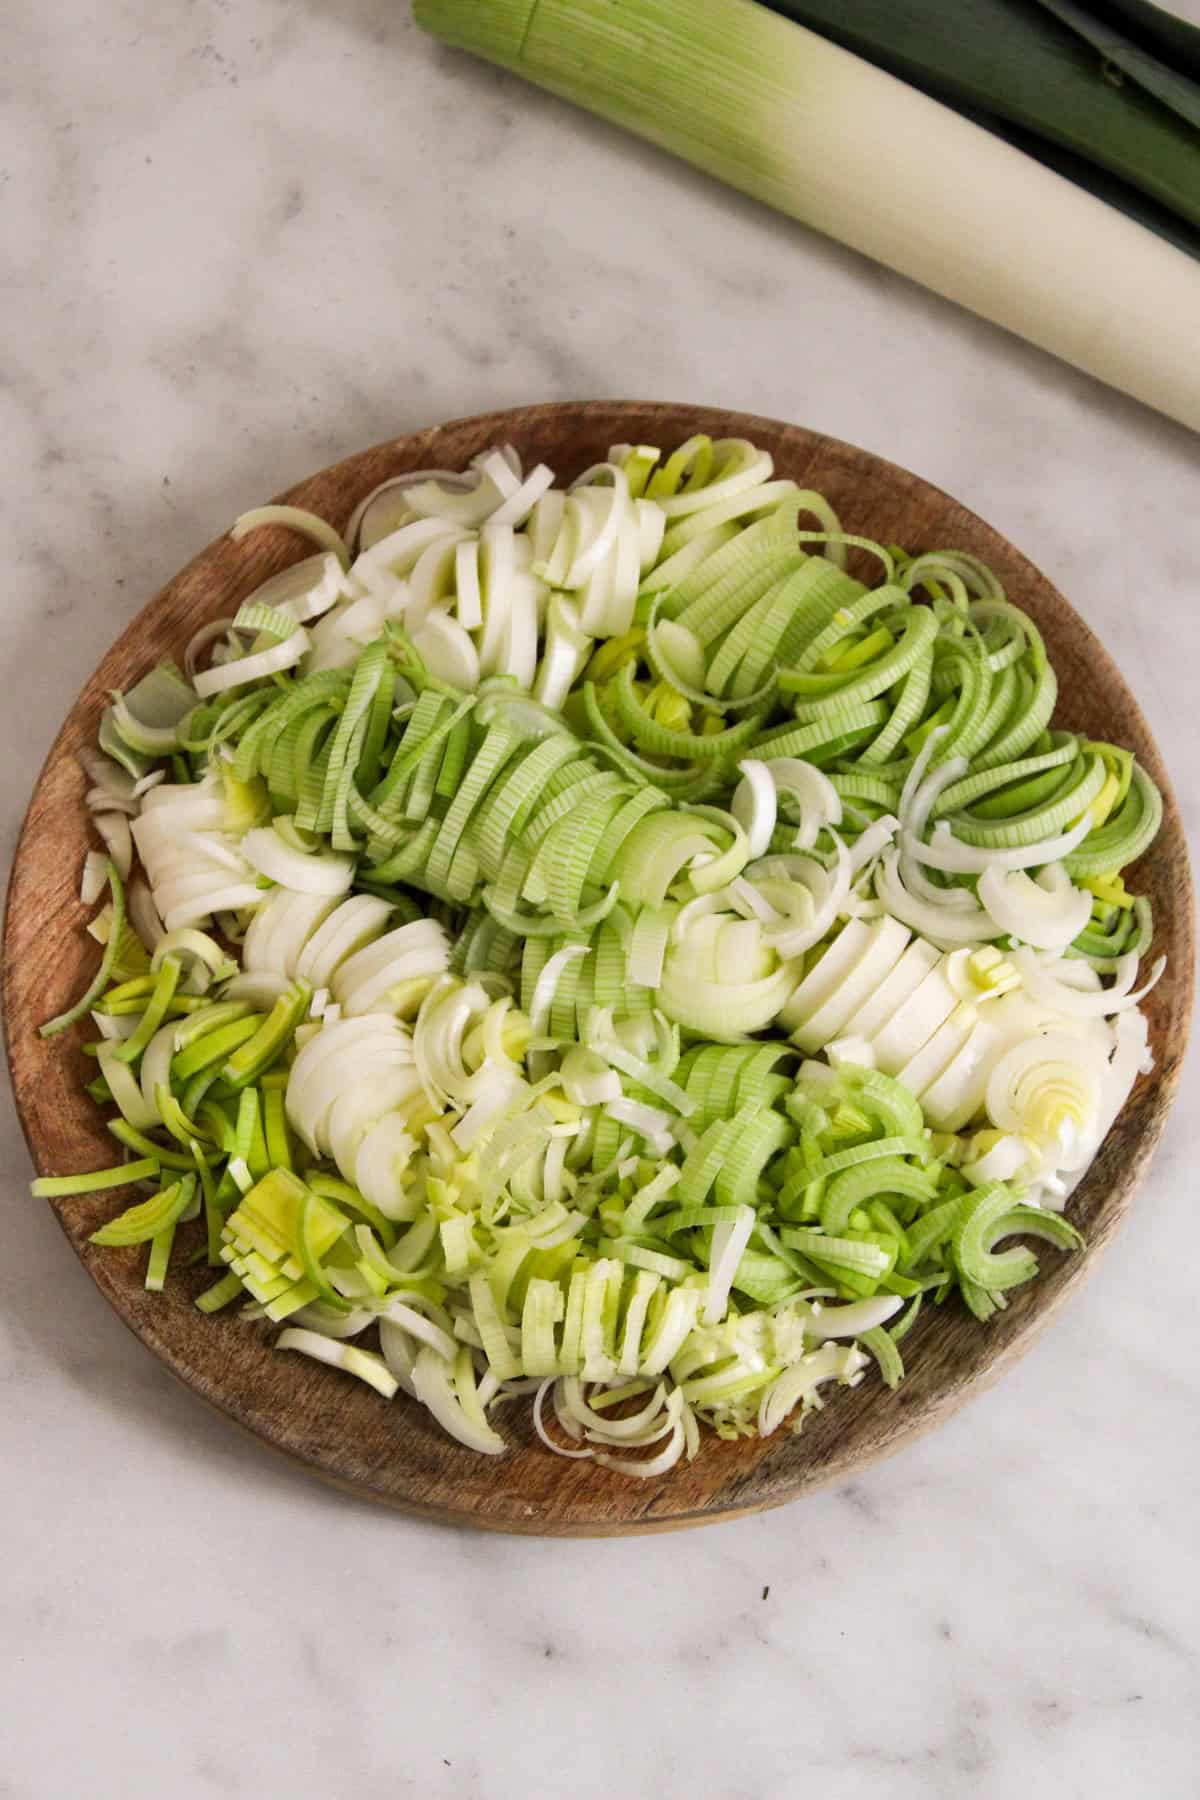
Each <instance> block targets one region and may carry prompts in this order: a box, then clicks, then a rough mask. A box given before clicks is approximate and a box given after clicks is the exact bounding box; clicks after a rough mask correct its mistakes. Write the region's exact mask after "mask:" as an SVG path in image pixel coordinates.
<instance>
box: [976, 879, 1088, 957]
mask: <svg viewBox="0 0 1200 1800" xmlns="http://www.w3.org/2000/svg"><path fill="white" fill-rule="evenodd" d="M979 898H980V900H981V901H982V902H983V904H984V906H985V907H986V908H987V910H988V912H989V913H990V914H991V915H992V918H993V919H994V920H995V921H996V925H997V927H998V929H999V930H1000V931H1001V932H1007V933H1008V934H1009V936H1010V937H1014V938H1017V939H1019V940H1020V942H1021V943H1023V944H1032V946H1033V948H1034V949H1035V950H1065V949H1066V948H1067V945H1068V944H1071V943H1074V941H1075V939H1076V938H1077V937H1078V936H1079V934H1080V932H1081V931H1083V930H1084V929H1085V928H1086V926H1087V923H1088V920H1089V919H1090V917H1091V913H1092V900H1093V896H1092V895H1091V894H1090V893H1089V892H1088V891H1087V890H1086V888H1077V887H1076V886H1075V884H1074V883H1073V882H1072V880H1071V877H1070V876H1069V875H1068V874H1067V871H1066V870H1065V869H1064V868H1063V866H1062V864H1061V863H1048V864H1047V866H1046V867H1045V868H1044V869H1040V870H1039V871H1038V873H1037V874H1036V875H1033V876H1030V875H1027V874H1026V873H1025V872H1024V870H1022V869H1009V870H1002V869H997V868H994V867H993V868H989V869H985V870H984V872H983V874H982V875H981V876H980V877H979Z"/></svg>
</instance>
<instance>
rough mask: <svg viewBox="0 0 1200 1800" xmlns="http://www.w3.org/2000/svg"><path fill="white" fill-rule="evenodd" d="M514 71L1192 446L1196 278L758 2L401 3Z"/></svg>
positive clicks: (1171, 255)
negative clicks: (1165, 422) (1161, 422)
mask: <svg viewBox="0 0 1200 1800" xmlns="http://www.w3.org/2000/svg"><path fill="white" fill-rule="evenodd" d="M414 10H415V14H416V18H417V20H418V22H419V23H420V24H422V25H423V26H425V27H426V28H427V29H428V30H429V31H431V32H433V33H435V34H436V35H437V36H439V37H440V38H442V39H443V40H444V41H445V42H447V43H450V44H453V45H457V46H459V47H461V48H464V49H467V50H472V51H474V52H476V53H477V54H479V55H481V56H485V57H488V58H489V59H490V60H491V61H493V62H496V63H499V64H501V65H503V66H505V67H507V68H510V69H514V70H516V71H518V72H519V73H520V74H522V75H524V76H526V77H527V78H528V79H529V80H531V81H534V82H537V83H538V84H539V85H540V86H541V87H544V88H547V89H549V90H550V91H551V92H552V93H555V94H558V95H561V96H562V97H563V98H565V99H569V100H573V101H575V102H576V103H577V104H579V105H581V106H584V107H587V108H588V109H589V110H590V111H592V112H595V113H599V114H601V115H602V116H603V117H605V118H608V119H611V120H613V121H615V122H616V123H617V124H620V125H624V126H626V127H627V128H628V129H629V130H631V131H634V132H636V133H638V135H639V136H641V137H644V138H647V139H649V140H650V141H651V142H653V143H655V144H658V145H661V146H662V147H663V148H665V149H668V150H670V151H672V152H674V154H676V155H677V156H681V157H683V158H685V159H686V160H687V161H688V162H691V163H694V164H695V165H696V166H697V167H698V168H701V169H704V170H707V171H708V172H709V173H710V174H712V175H716V176H718V177H720V178H721V179H722V180H723V181H727V182H729V183H730V184H731V185H732V186H734V187H736V188H739V189H741V190H742V191H743V192H744V193H747V194H750V195H752V196H754V197H755V198H756V199H759V200H762V201H765V202H766V203H767V204H768V205H770V206H773V207H776V208H777V209H778V210H779V211H781V212H784V213H787V214H789V215H790V216H791V217H792V218H795V219H798V220H800V221H801V222H802V223H804V224H806V225H809V226H811V227H813V228H814V229H815V230H818V231H822V232H825V233H826V234H827V235H829V236H830V237H833V238H836V239H838V240H839V241H840V242H842V243H844V244H848V245H850V246H851V247H852V248H853V249H856V250H859V251H861V252H862V253H863V254H864V255H866V256H869V257H872V258H873V259H874V260H876V261H878V262H881V263H884V264H886V265H887V266H888V267H889V268H892V269H895V270H898V271H899V272H900V273H901V274H903V275H907V276H909V277H910V278H911V279H912V280H914V281H918V282H920V283H921V284H922V285H923V286H925V287H928V288H931V289H932V290H933V291H934V292H936V293H939V294H941V295H943V296H944V297H945V298H947V299H949V300H953V301H955V302H957V303H958V304H959V305H961V306H965V307H968V308H969V309H970V310H971V311H972V312H975V313H978V314H979V315H980V316H981V317H983V318H985V319H989V320H991V321H992V322H993V323H994V324H997V325H1000V326H1003V327H1004V328H1005V329H1007V330H1009V331H1012V332H1015V333H1017V334H1018V335H1019V336H1021V337H1024V338H1026V339H1027V340H1028V341H1029V342H1030V343H1033V344H1036V345H1038V346H1039V347H1040V348H1042V349H1044V350H1048V351H1050V352H1051V353H1052V354H1053V355H1055V356H1060V357H1062V358H1063V359H1064V360H1065V361H1066V362H1069V363H1072V364H1074V366H1075V367H1076V368H1079V369H1083V370H1085V371H1087V373H1089V374H1091V375H1094V376H1096V377H1097V378H1098V379H1100V380H1101V381H1106V382H1108V383H1109V384H1110V385H1112V386H1113V387H1116V388H1119V389H1121V390H1122V391H1123V392H1125V393H1128V394H1131V395H1133V396H1134V397H1135V398H1136V399H1138V400H1142V401H1144V402H1145V403H1146V404H1147V405H1149V406H1152V407H1155V408H1156V409H1157V410H1158V411H1160V412H1163V413H1166V414H1167V415H1168V416H1169V417H1171V418H1175V419H1178V420H1180V421H1181V422H1182V423H1183V424H1185V425H1189V426H1191V427H1192V429H1194V430H1197V429H1200V355H1198V354H1197V350H1198V349H1200V266H1198V265H1197V264H1196V263H1195V262H1194V261H1193V260H1192V259H1191V258H1190V257H1188V256H1187V255H1186V254H1185V253H1184V252H1183V251H1181V250H1178V249H1176V248H1175V247H1174V246H1172V245H1170V244H1168V243H1165V242H1163V241H1162V240H1161V239H1159V238H1156V237H1155V236H1154V235H1153V233H1151V232H1150V231H1148V230H1146V229H1145V228H1144V227H1143V226H1141V225H1138V224H1136V223H1135V222H1134V221H1133V220H1131V219H1128V218H1126V217H1125V216H1124V215H1123V214H1121V213H1118V212H1116V211H1115V210H1114V209H1112V208H1111V207H1108V206H1106V205H1105V204H1104V203H1103V202H1102V201H1100V200H1097V199H1096V198H1095V197H1094V196H1093V195H1091V194H1088V193H1085V192H1083V191H1082V190H1081V189H1079V188H1076V187H1075V186H1073V185H1072V183H1071V182H1069V181H1067V180H1066V179H1064V178H1063V177H1062V176H1059V175H1056V174H1054V173H1053V172H1052V171H1050V170H1048V169H1045V168H1043V167H1042V166H1041V165H1040V164H1039V163H1037V162H1035V161H1034V160H1033V159H1032V158H1031V157H1028V156H1026V155H1024V153H1023V152H1021V151H1019V150H1015V149H1013V148H1012V147H1011V146H1010V145H1008V144H1005V143H1003V142H1001V140H1000V139H999V138H995V137H993V136H992V135H991V134H990V133H989V132H987V131H985V130H983V129H982V128H981V127H979V126H976V125H972V124H970V123H969V122H968V121H967V120H965V119H962V118H960V117H959V116H958V114H956V113H954V112H952V111H951V110H950V109H949V108H947V107H945V106H942V105H940V104H939V103H938V102H937V101H935V100H930V99H928V98H927V97H926V96H925V95H923V94H921V93H918V92H917V90H916V89H915V88H910V87H908V86H907V85H906V84H905V83H904V82H901V81H897V80H896V79H895V78H894V77H892V76H890V75H886V74H884V73H883V72H882V71H880V70H878V69H876V68H874V67H872V66H871V65H870V64H869V63H866V62H864V61H862V60H861V59H860V58H858V57H856V56H853V55H851V54H850V53H849V52H848V51H845V50H841V49H839V48H838V47H837V46H835V45H833V44H830V43H828V42H827V41H826V40H825V39H824V38H821V37H819V36H817V35H816V34H815V33H813V32H810V31H808V30H806V29H805V28H804V27H802V26H799V25H795V24H793V23H792V22H791V21H789V20H787V19H783V18H780V17H778V16H777V15H776V14H774V13H771V12H769V11H768V10H767V9H766V8H765V7H763V6H760V5H758V4H757V3H756V0H620V3H617V0H415V7H414Z"/></svg>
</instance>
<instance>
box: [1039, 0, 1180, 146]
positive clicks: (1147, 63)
mask: <svg viewBox="0 0 1200 1800" xmlns="http://www.w3.org/2000/svg"><path fill="white" fill-rule="evenodd" d="M1038 4H1039V6H1043V7H1045V9H1046V11H1047V12H1051V13H1053V14H1054V16H1055V18H1056V19H1061V20H1062V22H1063V24H1064V25H1066V26H1069V27H1070V29H1071V30H1072V31H1073V32H1074V33H1075V35H1076V37H1078V38H1082V39H1083V41H1084V43H1085V44H1090V45H1091V47H1092V49H1093V50H1096V51H1098V52H1099V53H1100V55H1101V56H1102V57H1103V59H1104V62H1105V64H1107V68H1106V70H1105V74H1106V76H1107V79H1108V80H1109V81H1110V82H1113V83H1115V84H1116V85H1117V86H1119V85H1120V84H1121V82H1122V81H1124V80H1125V79H1128V80H1130V81H1133V82H1136V83H1137V85H1138V87H1140V88H1141V89H1142V90H1143V91H1144V92H1145V93H1147V94H1153V96H1154V98H1155V99H1156V100H1160V101H1161V102H1162V104H1163V105H1164V106H1167V107H1169V108H1170V109H1171V111H1172V112H1175V113H1178V114H1179V117H1180V118H1181V119H1186V121H1187V123H1188V124H1189V125H1195V126H1196V127H1197V128H1200V83H1197V82H1195V81H1191V80H1189V78H1188V77H1187V76H1186V75H1183V74H1180V73H1179V72H1178V70H1176V69H1173V68H1171V67H1170V65H1169V64H1167V63H1165V62H1162V61H1161V60H1160V58H1158V57H1157V56H1152V55H1151V54H1150V52H1149V51H1148V50H1143V49H1142V47H1141V46H1140V45H1139V44H1136V43H1134V42H1133V40H1132V39H1131V38H1130V37H1129V36H1128V35H1127V33H1125V32H1123V31H1118V30H1116V29H1115V28H1114V27H1113V26H1112V25H1109V24H1107V23H1106V22H1105V20H1104V19H1103V18H1101V17H1098V16H1096V14H1094V13H1093V12H1092V11H1091V10H1090V9H1089V8H1088V7H1086V6H1080V5H1079V4H1078V0H1038Z"/></svg>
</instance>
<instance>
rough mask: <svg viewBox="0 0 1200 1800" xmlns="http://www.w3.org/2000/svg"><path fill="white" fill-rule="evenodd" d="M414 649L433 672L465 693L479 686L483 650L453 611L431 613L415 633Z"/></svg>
mask: <svg viewBox="0 0 1200 1800" xmlns="http://www.w3.org/2000/svg"><path fill="white" fill-rule="evenodd" d="M412 644H413V649H414V650H415V651H416V653H417V655H418V656H419V657H420V658H421V661H422V662H423V663H424V664H425V667H426V668H427V669H428V670H429V671H430V673H431V674H433V675H436V676H437V677H438V678H439V680H441V681H448V682H450V683H451V685H452V686H454V687H457V688H462V690H463V691H464V693H469V692H472V691H473V690H474V689H475V688H477V687H478V686H479V652H478V651H477V650H476V648H475V645H474V644H473V643H472V641H471V638H470V635H469V634H468V633H467V632H466V631H465V630H464V629H463V626H462V625H461V624H460V623H459V621H458V620H457V619H452V618H451V617H450V615H449V613H444V612H431V613H430V614H429V615H428V617H427V618H426V619H425V620H424V621H423V623H422V624H420V625H419V626H417V628H416V629H415V630H414V631H413V633H412Z"/></svg>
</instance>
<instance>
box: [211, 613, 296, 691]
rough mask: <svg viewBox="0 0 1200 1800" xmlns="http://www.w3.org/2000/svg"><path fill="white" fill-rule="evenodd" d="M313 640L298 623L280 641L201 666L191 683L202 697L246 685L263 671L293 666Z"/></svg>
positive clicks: (266, 673)
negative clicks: (289, 634) (206, 666)
mask: <svg viewBox="0 0 1200 1800" xmlns="http://www.w3.org/2000/svg"><path fill="white" fill-rule="evenodd" d="M310 643H311V639H310V638H309V635H308V632H307V631H306V630H305V629H304V627H303V625H299V626H297V628H296V630H295V631H294V632H293V633H292V635H291V636H290V637H287V638H284V640H283V642H282V643H281V644H272V645H271V646H270V648H269V649H267V650H258V651H256V652H255V653H254V654H253V655H251V656H240V657H238V658H237V659H236V660H235V661H233V662H227V663H220V664H218V665H217V666H216V667H215V668H212V669H202V670H201V671H200V672H199V674H197V675H194V676H193V677H192V686H193V687H194V688H195V690H196V692H197V694H199V696H200V698H201V699H202V700H207V699H208V698H209V696H210V695H212V694H225V693H228V692H229V690H230V689H231V688H236V687H245V685H246V683H247V682H250V681H261V680H262V678H263V676H264V675H278V674H280V673H281V672H282V671H283V670H284V669H294V668H295V666H296V664H297V663H298V662H301V661H302V660H303V658H304V656H305V655H306V654H307V652H308V648H309V644H310Z"/></svg>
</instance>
